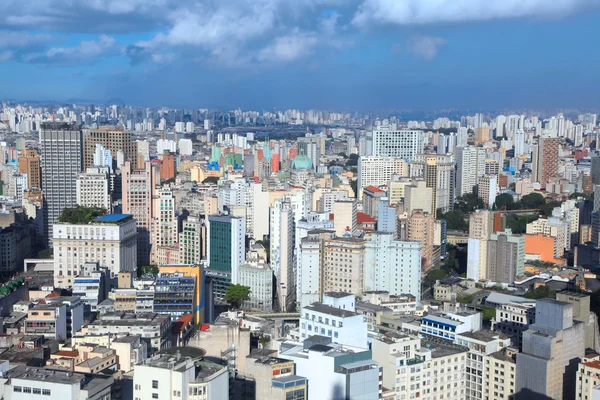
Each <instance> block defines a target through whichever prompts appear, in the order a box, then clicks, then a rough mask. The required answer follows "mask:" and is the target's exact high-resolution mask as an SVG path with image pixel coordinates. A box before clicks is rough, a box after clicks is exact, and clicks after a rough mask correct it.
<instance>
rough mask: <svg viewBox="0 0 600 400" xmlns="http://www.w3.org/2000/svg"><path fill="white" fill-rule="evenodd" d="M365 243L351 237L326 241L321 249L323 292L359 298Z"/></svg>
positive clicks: (361, 285)
mask: <svg viewBox="0 0 600 400" xmlns="http://www.w3.org/2000/svg"><path fill="white" fill-rule="evenodd" d="M364 260H365V241H364V239H356V238H351V237H347V236H345V237H336V238H333V239H328V240H326V241H325V243H324V248H323V267H322V271H323V291H324V292H347V293H352V294H354V295H357V296H359V295H360V294H361V293H362V290H363V287H364V274H363V265H364Z"/></svg>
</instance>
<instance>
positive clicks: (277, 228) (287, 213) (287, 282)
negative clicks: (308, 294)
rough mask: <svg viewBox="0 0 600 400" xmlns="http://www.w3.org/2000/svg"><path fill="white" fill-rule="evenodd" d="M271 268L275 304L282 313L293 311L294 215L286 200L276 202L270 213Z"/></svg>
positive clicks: (294, 297) (294, 278) (294, 300)
mask: <svg viewBox="0 0 600 400" xmlns="http://www.w3.org/2000/svg"><path fill="white" fill-rule="evenodd" d="M270 214H271V216H270V238H269V239H270V244H271V249H270V253H271V266H272V267H273V272H274V273H275V276H276V278H277V292H276V296H277V304H276V307H278V308H279V309H281V310H283V311H287V310H292V309H295V307H294V304H295V302H296V276H295V274H294V246H295V239H294V234H295V232H296V228H295V224H294V213H293V210H292V204H291V202H290V201H288V200H276V201H275V202H274V203H273V206H272V207H271V211H270Z"/></svg>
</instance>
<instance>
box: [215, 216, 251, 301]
mask: <svg viewBox="0 0 600 400" xmlns="http://www.w3.org/2000/svg"><path fill="white" fill-rule="evenodd" d="M245 232H246V221H245V218H244V217H234V216H231V215H210V216H209V217H208V245H207V252H208V255H207V258H208V271H207V275H209V276H211V280H212V282H213V290H214V295H215V298H216V299H222V298H223V296H225V290H226V289H227V286H228V285H229V284H237V283H238V272H239V267H240V266H241V265H242V263H243V262H244V258H245V256H246V242H245Z"/></svg>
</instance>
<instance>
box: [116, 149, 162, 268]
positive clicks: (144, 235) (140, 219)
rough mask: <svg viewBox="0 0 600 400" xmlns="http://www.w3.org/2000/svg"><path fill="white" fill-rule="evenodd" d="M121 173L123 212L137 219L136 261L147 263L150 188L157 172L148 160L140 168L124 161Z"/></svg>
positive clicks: (149, 232)
mask: <svg viewBox="0 0 600 400" xmlns="http://www.w3.org/2000/svg"><path fill="white" fill-rule="evenodd" d="M121 175H122V178H121V183H122V194H123V212H124V213H127V214H131V215H133V218H134V219H135V220H136V221H137V231H138V236H137V241H138V246H137V250H138V263H139V265H148V264H150V252H151V250H152V247H151V237H152V235H151V233H152V229H153V219H152V190H153V188H154V185H155V182H156V175H157V172H156V171H155V167H153V166H152V163H151V162H150V161H146V162H145V163H144V169H142V170H135V169H133V167H132V164H131V162H129V161H126V162H125V165H124V166H123V168H121Z"/></svg>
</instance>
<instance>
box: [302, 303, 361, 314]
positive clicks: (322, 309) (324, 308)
mask: <svg viewBox="0 0 600 400" xmlns="http://www.w3.org/2000/svg"><path fill="white" fill-rule="evenodd" d="M304 308H305V309H306V310H310V311H316V312H319V313H323V314H329V315H333V316H335V317H341V318H348V317H354V316H357V315H358V314H357V313H355V312H353V311H348V310H342V309H340V308H336V307H332V306H328V305H325V304H323V303H319V302H316V303H312V304H311V305H310V306H306V307H304Z"/></svg>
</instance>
